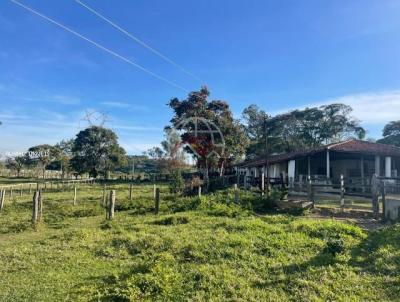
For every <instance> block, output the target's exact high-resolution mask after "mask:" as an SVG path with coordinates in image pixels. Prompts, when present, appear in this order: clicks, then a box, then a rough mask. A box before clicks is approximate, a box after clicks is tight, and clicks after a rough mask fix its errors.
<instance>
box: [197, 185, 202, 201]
mask: <svg viewBox="0 0 400 302" xmlns="http://www.w3.org/2000/svg"><path fill="white" fill-rule="evenodd" d="M197 196H198V197H199V198H200V197H201V186H199V187H198V192H197Z"/></svg>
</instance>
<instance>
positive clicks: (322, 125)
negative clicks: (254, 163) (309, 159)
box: [243, 104, 365, 157]
mask: <svg viewBox="0 0 400 302" xmlns="http://www.w3.org/2000/svg"><path fill="white" fill-rule="evenodd" d="M351 111H352V109H351V107H350V106H347V105H344V104H330V105H325V106H320V107H313V108H305V109H303V110H293V111H290V112H287V113H283V114H279V115H276V116H274V117H271V116H268V115H267V114H266V113H265V112H264V111H262V110H260V109H259V108H258V107H257V106H255V105H251V106H249V107H247V108H246V109H245V110H244V111H243V118H244V120H245V123H246V132H247V134H248V136H249V138H250V140H251V144H250V148H249V149H248V150H247V155H248V156H250V157H251V156H257V155H262V154H265V152H266V139H267V138H268V146H269V147H268V148H269V150H268V151H269V152H290V151H294V150H299V149H304V148H311V147H316V146H320V145H322V144H328V143H332V142H337V141H340V140H343V139H345V138H349V137H356V138H359V139H363V138H364V137H365V130H364V129H363V128H362V127H361V126H360V125H359V122H358V121H357V120H355V119H354V118H352V117H351Z"/></svg>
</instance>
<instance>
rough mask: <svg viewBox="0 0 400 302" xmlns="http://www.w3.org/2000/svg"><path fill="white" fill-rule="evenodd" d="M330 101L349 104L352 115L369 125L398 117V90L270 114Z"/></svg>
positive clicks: (399, 106) (356, 96)
mask: <svg viewBox="0 0 400 302" xmlns="http://www.w3.org/2000/svg"><path fill="white" fill-rule="evenodd" d="M332 103H343V104H346V105H349V106H351V107H352V108H353V113H352V115H353V116H354V117H355V118H357V119H359V120H360V121H361V122H363V123H365V124H369V125H381V124H386V123H387V122H390V121H393V120H399V119H400V113H399V112H400V90H391V91H381V92H370V93H360V94H352V95H345V96H340V97H336V98H331V99H327V100H321V101H317V102H315V103H310V104H304V105H302V106H301V105H300V106H296V107H293V108H286V109H282V110H278V111H275V112H272V114H273V115H275V114H280V113H284V112H288V111H290V110H294V109H298V108H305V107H316V106H321V105H326V104H332Z"/></svg>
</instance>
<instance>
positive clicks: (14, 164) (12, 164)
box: [6, 156, 26, 177]
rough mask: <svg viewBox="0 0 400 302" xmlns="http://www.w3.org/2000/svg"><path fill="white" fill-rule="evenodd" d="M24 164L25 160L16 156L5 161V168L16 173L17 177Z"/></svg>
mask: <svg viewBox="0 0 400 302" xmlns="http://www.w3.org/2000/svg"><path fill="white" fill-rule="evenodd" d="M25 163H26V159H25V157H24V156H16V157H14V158H11V157H10V158H7V159H6V167H7V168H8V169H11V170H14V171H15V172H17V177H19V176H20V174H21V171H22V169H23V168H24V165H25Z"/></svg>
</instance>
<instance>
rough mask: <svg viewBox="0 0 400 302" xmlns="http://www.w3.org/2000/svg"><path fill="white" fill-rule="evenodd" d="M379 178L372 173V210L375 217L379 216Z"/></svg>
mask: <svg viewBox="0 0 400 302" xmlns="http://www.w3.org/2000/svg"><path fill="white" fill-rule="evenodd" d="M378 186H379V180H378V176H377V175H376V174H374V175H372V180H371V194H372V211H373V213H374V217H375V218H378V216H379V188H378Z"/></svg>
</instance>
